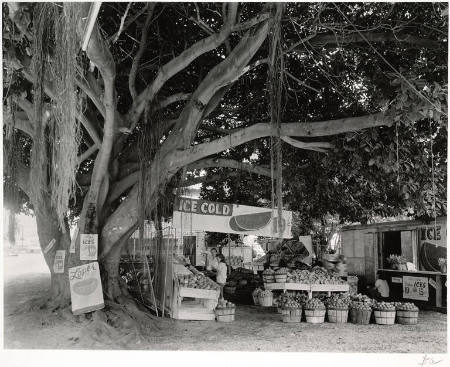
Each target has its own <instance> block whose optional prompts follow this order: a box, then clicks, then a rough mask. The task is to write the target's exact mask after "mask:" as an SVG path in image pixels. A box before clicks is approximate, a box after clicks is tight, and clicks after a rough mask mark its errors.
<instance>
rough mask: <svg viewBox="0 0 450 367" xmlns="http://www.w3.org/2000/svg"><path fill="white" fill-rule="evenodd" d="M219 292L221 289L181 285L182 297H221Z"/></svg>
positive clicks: (180, 292)
mask: <svg viewBox="0 0 450 367" xmlns="http://www.w3.org/2000/svg"><path fill="white" fill-rule="evenodd" d="M219 294H220V292H219V291H215V290H211V289H199V288H187V287H179V295H180V297H191V298H206V299H217V298H219Z"/></svg>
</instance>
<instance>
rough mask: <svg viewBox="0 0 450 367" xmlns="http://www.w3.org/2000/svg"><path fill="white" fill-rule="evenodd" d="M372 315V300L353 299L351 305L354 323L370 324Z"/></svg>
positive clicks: (351, 317)
mask: <svg viewBox="0 0 450 367" xmlns="http://www.w3.org/2000/svg"><path fill="white" fill-rule="evenodd" d="M371 315H372V305H371V303H370V302H362V301H353V302H352V303H351V305H350V319H351V321H352V323H354V324H361V325H368V324H369V322H370V316H371Z"/></svg>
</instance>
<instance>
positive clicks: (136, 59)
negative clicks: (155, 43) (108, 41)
mask: <svg viewBox="0 0 450 367" xmlns="http://www.w3.org/2000/svg"><path fill="white" fill-rule="evenodd" d="M155 6H156V3H150V5H149V11H148V14H147V17H146V18H145V23H144V27H143V28H142V35H141V41H140V43H139V50H138V52H137V53H136V56H135V57H134V59H133V63H132V65H131V69H130V75H129V77H128V88H129V90H130V94H131V98H133V100H135V99H136V96H137V92H136V74H137V70H138V68H139V63H140V62H141V58H142V55H143V54H144V51H145V48H146V46H147V39H148V30H149V28H150V24H151V20H152V17H153V10H154V9H155Z"/></svg>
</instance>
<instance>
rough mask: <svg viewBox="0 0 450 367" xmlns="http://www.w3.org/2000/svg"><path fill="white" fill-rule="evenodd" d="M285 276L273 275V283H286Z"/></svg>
mask: <svg viewBox="0 0 450 367" xmlns="http://www.w3.org/2000/svg"><path fill="white" fill-rule="evenodd" d="M286 279H287V275H286V274H275V283H286Z"/></svg>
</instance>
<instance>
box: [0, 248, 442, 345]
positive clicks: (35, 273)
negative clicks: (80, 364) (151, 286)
mask: <svg viewBox="0 0 450 367" xmlns="http://www.w3.org/2000/svg"><path fill="white" fill-rule="evenodd" d="M4 261H5V268H4V269H5V274H4V282H5V284H4V302H5V304H4V347H5V348H6V349H22V348H26V349H140V350H142V349H144V350H184V351H192V350H193V351H200V350H201V351H284V352H287V351H292V352H369V353H370V352H383V353H392V352H394V353H446V352H447V342H446V341H447V332H446V328H447V321H446V318H447V317H446V316H447V315H445V314H440V313H436V312H426V311H423V312H421V313H420V318H419V323H418V325H415V326H406V325H398V324H395V325H392V326H380V325H367V326H362V325H353V324H350V323H348V324H342V325H336V324H331V323H324V324H321V325H311V324H307V323H304V322H302V323H300V324H284V323H282V322H281V316H280V315H279V314H277V313H275V312H269V311H268V310H267V309H263V308H261V307H255V306H239V305H238V306H237V309H236V321H235V322H232V323H217V322H214V321H202V322H200V321H175V320H169V319H166V320H164V321H162V322H161V323H158V325H159V328H158V329H155V330H154V331H153V332H152V338H151V340H150V342H144V343H143V342H141V341H140V340H138V339H136V338H133V336H130V335H128V336H127V337H126V338H125V336H124V337H122V336H121V335H120V333H118V334H117V335H110V337H109V338H102V337H101V336H98V337H97V338H96V337H95V336H93V335H91V334H90V333H88V332H87V330H89V324H90V323H91V322H92V321H90V320H87V319H81V320H78V322H75V321H74V320H73V318H72V317H71V315H70V311H66V313H62V314H61V313H51V312H50V311H48V310H42V309H39V308H38V309H32V310H30V309H29V307H28V305H29V303H30V300H31V299H33V298H36V297H39V296H40V295H42V292H44V291H45V290H47V289H48V287H49V285H50V277H49V274H48V271H47V269H46V266H45V263H43V259H42V255H40V254H20V255H19V256H11V257H8V256H5V259H4ZM68 313H69V314H68Z"/></svg>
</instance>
